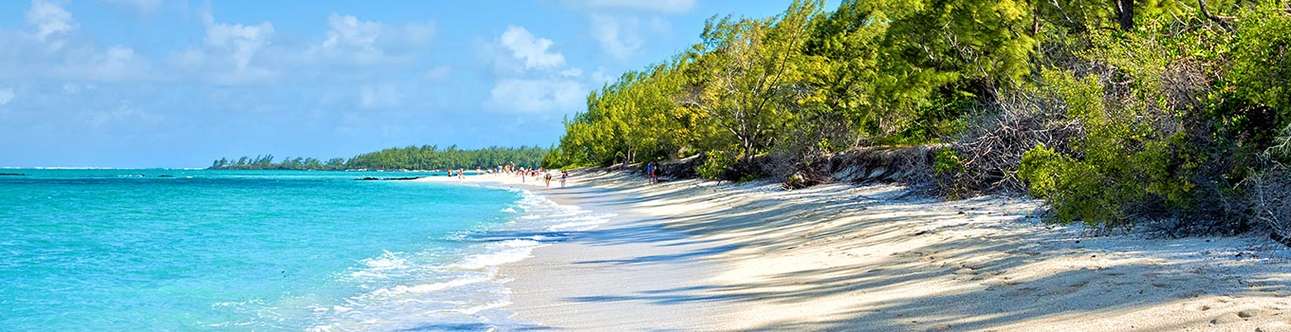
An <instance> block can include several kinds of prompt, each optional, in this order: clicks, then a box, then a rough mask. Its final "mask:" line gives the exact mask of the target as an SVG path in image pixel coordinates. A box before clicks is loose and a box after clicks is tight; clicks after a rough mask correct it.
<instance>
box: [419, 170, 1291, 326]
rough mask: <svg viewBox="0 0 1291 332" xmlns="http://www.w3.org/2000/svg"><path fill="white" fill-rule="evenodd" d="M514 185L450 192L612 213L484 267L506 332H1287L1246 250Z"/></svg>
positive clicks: (743, 201)
mask: <svg viewBox="0 0 1291 332" xmlns="http://www.w3.org/2000/svg"><path fill="white" fill-rule="evenodd" d="M518 180H519V179H518V178H516V177H511V176H497V175H485V176H474V177H468V178H467V180H465V181H463V182H471V183H480V184H491V185H501V186H513V187H522V188H525V189H529V190H530V191H532V192H535V193H537V194H540V195H544V196H545V197H548V198H549V199H552V200H553V201H555V202H557V203H560V204H568V205H577V206H580V207H583V208H585V209H592V210H594V211H598V212H603V213H612V214H614V215H615V217H614V218H611V220H610V221H609V222H608V223H606V224H604V225H602V226H601V227H599V228H597V229H595V230H592V231H587V232H581V233H578V234H575V235H574V236H572V237H571V238H570V239H569V240H568V241H565V242H560V243H556V244H553V245H550V246H546V247H542V248H539V249H537V250H535V251H534V257H533V258H530V259H528V260H525V261H522V262H519V263H515V264H511V265H507V266H504V267H503V268H502V271H501V275H503V276H505V277H508V278H512V279H513V281H511V282H510V283H509V284H508V286H509V287H510V288H511V289H512V292H513V294H512V301H513V302H514V304H513V305H512V306H511V307H509V309H510V310H511V311H513V312H514V313H515V317H514V318H515V319H517V320H519V321H524V322H532V323H533V324H534V325H536V326H541V327H549V328H553V329H571V330H606V329H615V330H659V329H664V330H667V329H683V330H750V329H752V330H757V329H768V330H784V329H790V330H873V331H893V330H1016V331H1024V330H1025V331H1036V330H1053V331H1060V330H1072V329H1079V330H1086V331H1091V330H1092V331H1124V330H1146V331H1176V330H1185V331H1189V330H1190V331H1215V330H1221V331H1254V330H1256V329H1257V328H1258V329H1260V330H1262V331H1291V299H1288V298H1287V296H1288V295H1291V259H1288V257H1291V255H1289V254H1288V250H1287V249H1286V248H1285V247H1282V246H1281V245H1279V244H1276V243H1274V242H1272V241H1270V240H1267V239H1264V238H1260V237H1258V236H1256V235H1249V236H1241V237H1226V238H1187V239H1174V240H1166V239H1145V238H1142V237H1140V236H1134V235H1120V236H1103V237H1091V236H1086V235H1085V234H1084V233H1082V232H1081V231H1080V230H1079V228H1078V227H1056V226H1049V225H1044V224H1040V223H1038V222H1036V221H1035V219H1034V218H1032V217H1029V216H1030V215H1032V214H1033V212H1034V211H1035V209H1037V208H1038V205H1037V203H1036V202H1034V201H1028V200H1022V199H1012V198H998V197H983V198H975V199H969V200H964V201H954V202H942V201H938V200H933V199H927V198H921V197H918V196H915V195H910V194H909V193H908V192H907V191H905V190H904V189H903V188H900V187H896V186H851V185H826V186H820V187H816V188H809V189H805V190H798V191H784V190H781V189H779V188H778V187H777V186H775V185H773V184H736V185H729V184H728V185H720V186H719V185H714V184H713V183H711V182H701V181H693V180H689V181H678V182H671V183H664V184H659V185H653V186H645V185H644V183H643V181H641V180H639V179H637V178H633V177H630V176H626V175H622V174H599V173H597V174H580V175H579V176H576V177H575V178H574V179H573V180H571V182H570V184H569V187H568V188H565V189H550V190H549V189H545V188H542V187H541V186H540V184H541V182H540V181H533V180H532V178H531V179H530V180H529V181H528V182H527V183H525V184H519V183H517V182H518ZM428 181H436V182H450V181H457V180H449V179H447V178H442V177H440V178H431V179H430V180H428ZM553 182H555V181H553ZM536 184H537V185H536ZM553 186H556V183H553Z"/></svg>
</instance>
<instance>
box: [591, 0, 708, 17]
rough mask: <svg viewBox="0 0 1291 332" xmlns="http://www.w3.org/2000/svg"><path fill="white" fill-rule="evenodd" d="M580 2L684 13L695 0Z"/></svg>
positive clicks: (601, 0) (596, 5)
mask: <svg viewBox="0 0 1291 332" xmlns="http://www.w3.org/2000/svg"><path fill="white" fill-rule="evenodd" d="M575 2H581V3H583V4H585V5H587V6H588V7H593V8H615V9H631V10H642V11H653V12H661V13H673V14H679V13H685V12H688V11H690V9H691V8H693V7H695V0H584V1H577V0H575Z"/></svg>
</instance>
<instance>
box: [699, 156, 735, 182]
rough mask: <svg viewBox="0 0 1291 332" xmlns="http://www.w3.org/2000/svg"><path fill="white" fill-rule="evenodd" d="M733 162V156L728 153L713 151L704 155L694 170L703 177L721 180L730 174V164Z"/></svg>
mask: <svg viewBox="0 0 1291 332" xmlns="http://www.w3.org/2000/svg"><path fill="white" fill-rule="evenodd" d="M734 164H735V157H733V156H731V155H730V154H727V153H721V152H713V153H708V154H706V155H705V156H704V163H703V164H700V165H699V168H697V169H696V170H695V171H696V173H699V176H700V177H703V178H705V179H709V180H723V179H726V178H727V177H728V176H729V175H730V169H731V165H734Z"/></svg>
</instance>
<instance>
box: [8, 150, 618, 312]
mask: <svg viewBox="0 0 1291 332" xmlns="http://www.w3.org/2000/svg"><path fill="white" fill-rule="evenodd" d="M0 173H7V174H6V175H0V330H16V331H35V330H43V331H59V330H116V331H137V330H317V331H351V330H409V329H411V330H417V329H421V330H454V329H456V330H482V329H490V328H495V327H496V328H502V329H509V328H516V327H519V326H524V325H521V324H522V323H520V322H512V321H510V320H509V319H508V316H509V313H508V312H507V311H506V306H507V304H509V303H510V302H509V294H510V291H509V289H507V287H506V281H507V280H505V279H504V278H502V277H500V276H499V275H498V273H497V266H498V265H500V264H505V263H509V262H514V261H518V260H521V259H524V258H525V257H528V256H529V255H530V252H531V250H532V249H533V248H536V247H538V246H541V245H544V244H545V243H548V242H552V241H559V240H561V239H562V238H563V237H565V236H568V235H569V234H570V233H572V232H576V231H579V230H585V229H588V228H589V227H593V226H594V225H595V224H596V223H599V222H600V221H601V220H604V218H605V217H606V216H598V215H594V214H591V213H589V212H587V211H583V210H579V209H577V208H574V207H567V206H560V205H557V204H554V203H552V202H551V201H549V200H546V199H544V198H542V197H539V196H535V195H532V194H530V193H527V192H523V191H516V190H507V189H499V188H489V187H480V186H467V185H453V184H435V183H424V182H411V181H358V180H356V179H359V178H363V177H411V176H438V175H439V174H433V173H399V172H312V171H215V170H50V169H0Z"/></svg>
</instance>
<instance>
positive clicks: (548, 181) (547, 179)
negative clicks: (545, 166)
mask: <svg viewBox="0 0 1291 332" xmlns="http://www.w3.org/2000/svg"><path fill="white" fill-rule="evenodd" d="M545 174H546V175H545V177H544V178H543V179H544V180H545V181H546V182H547V188H551V173H545Z"/></svg>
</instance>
